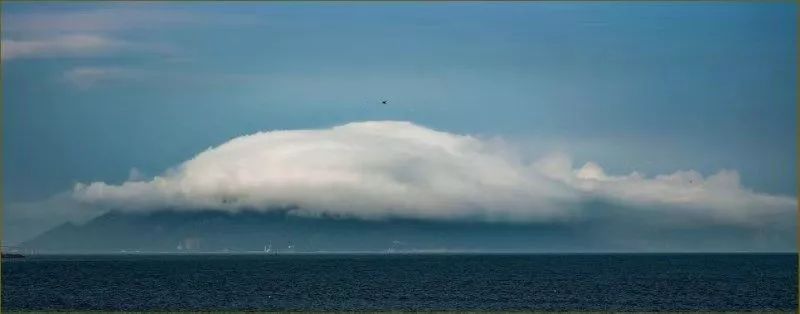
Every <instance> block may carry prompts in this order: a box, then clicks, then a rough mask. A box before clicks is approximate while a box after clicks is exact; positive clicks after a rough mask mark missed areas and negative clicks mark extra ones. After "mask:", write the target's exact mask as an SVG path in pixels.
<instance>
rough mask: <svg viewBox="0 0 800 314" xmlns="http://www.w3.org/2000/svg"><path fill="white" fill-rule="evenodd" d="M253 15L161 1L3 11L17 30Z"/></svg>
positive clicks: (97, 28)
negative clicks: (173, 5)
mask: <svg viewBox="0 0 800 314" xmlns="http://www.w3.org/2000/svg"><path fill="white" fill-rule="evenodd" d="M257 22H258V20H257V19H256V18H255V17H253V16H249V15H244V14H234V13H203V12H187V10H186V9H185V8H174V9H170V8H169V7H168V6H164V5H161V4H154V3H149V4H134V5H131V4H130V3H129V4H128V5H125V4H119V3H115V4H111V5H106V6H103V7H94V8H93V7H85V8H80V7H79V6H75V7H73V8H71V9H70V10H50V11H38V12H28V13H14V14H4V15H3V30H4V31H5V32H13V33H25V34H36V33H58V32H82V33H83V32H90V33H104V32H119V31H127V30H131V29H163V28H164V27H176V26H180V25H198V24H209V23H213V24H215V25H242V24H252V23H257Z"/></svg>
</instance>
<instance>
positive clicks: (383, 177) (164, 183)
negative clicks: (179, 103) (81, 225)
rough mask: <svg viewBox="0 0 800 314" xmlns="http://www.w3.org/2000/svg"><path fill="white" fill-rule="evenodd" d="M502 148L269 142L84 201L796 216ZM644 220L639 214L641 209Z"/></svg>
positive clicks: (360, 139)
mask: <svg viewBox="0 0 800 314" xmlns="http://www.w3.org/2000/svg"><path fill="white" fill-rule="evenodd" d="M521 160H523V158H520V156H517V155H516V154H514V153H513V150H512V149H509V147H507V146H504V145H502V144H501V143H499V142H497V141H489V140H483V139H479V138H475V137H471V136H466V135H456V134H450V133H446V132H439V131H435V130H431V129H428V128H424V127H421V126H417V125H414V124H412V123H409V122H393V121H376V122H360V123H350V124H347V125H342V126H337V127H333V128H330V129H321V130H294V131H272V132H261V133H257V134H253V135H248V136H242V137H238V138H235V139H233V140H230V141H229V142H227V143H224V144H222V145H220V146H218V147H216V148H209V149H208V150H206V151H205V152H202V153H200V154H198V155H197V156H195V157H194V158H192V159H191V160H188V161H186V162H184V163H183V164H181V165H180V166H179V167H177V168H176V169H172V170H170V171H168V172H167V173H165V174H163V175H161V176H156V177H154V178H152V179H151V180H147V181H129V182H124V183H122V184H120V185H112V184H107V183H103V182H94V183H90V184H78V185H76V187H75V189H74V196H75V197H76V198H77V199H78V200H81V201H83V202H88V203H91V204H95V205H100V206H111V207H115V208H123V209H128V210H137V209H138V210H141V209H153V208H162V207H175V208H187V209H191V208H215V209H220V210H237V209H262V210H264V209H269V208H275V207H277V206H285V205H296V206H299V209H298V210H297V211H296V212H295V213H297V214H301V215H319V214H322V213H325V214H331V215H345V216H356V217H361V218H366V219H372V218H386V217H408V218H422V219H479V220H486V221H496V220H503V221H549V220H560V219H569V218H571V217H574V216H575V215H576V214H579V212H578V211H581V210H584V211H585V210H591V209H587V208H583V207H582V206H581V205H583V204H586V202H588V201H592V200H598V199H599V200H603V201H607V202H614V203H618V204H621V205H624V206H625V207H626V208H627V207H630V208H636V209H635V210H641V211H646V210H649V211H660V212H662V213H664V214H672V213H674V214H686V213H689V214H692V215H697V216H700V217H703V218H705V219H710V220H713V221H717V222H722V223H737V224H748V223H753V222H754V221H760V220H762V219H771V217H774V216H775V215H778V216H780V215H783V216H781V217H783V218H786V217H785V216H786V215H789V216H790V217H791V215H792V214H793V211H794V208H795V206H796V202H795V200H794V199H793V198H789V197H783V196H772V195H766V194H761V193H757V192H754V191H751V190H748V189H745V188H743V187H742V186H741V184H740V183H739V178H738V175H737V174H736V172H733V171H721V172H719V173H717V174H715V175H712V176H709V177H705V178H704V177H703V176H702V175H700V174H699V173H697V172H694V171H678V172H675V173H673V174H669V175H660V176H656V177H653V178H646V177H644V176H642V175H640V174H638V173H632V174H629V175H624V176H612V175H608V174H606V173H605V171H604V170H603V169H602V168H601V167H600V166H599V165H597V164H595V163H592V162H589V163H587V164H585V165H584V166H582V167H580V168H573V166H572V163H571V161H570V159H569V157H568V156H566V155H558V154H556V155H551V156H547V157H544V158H541V159H539V160H536V161H535V162H533V163H530V164H527V163H523V162H522V161H521ZM631 210H634V209H631Z"/></svg>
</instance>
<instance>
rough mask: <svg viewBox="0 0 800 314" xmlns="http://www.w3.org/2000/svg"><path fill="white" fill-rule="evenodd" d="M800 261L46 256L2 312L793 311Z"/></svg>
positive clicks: (26, 267)
mask: <svg viewBox="0 0 800 314" xmlns="http://www.w3.org/2000/svg"><path fill="white" fill-rule="evenodd" d="M797 265H798V260H797V255H796V254H295V255H258V254H251V255H224V254H208V255H203V254H196V255H176V254H173V255H167V254H161V255H158V254H155V255H147V254H129V255H72V256H69V255H47V256H30V257H26V258H23V259H7V260H3V261H2V309H3V310H6V311H8V310H123V311H144V310H168V311H181V310H183V311H210V310H226V311H228V310H245V311H248V310H250V311H252V310H255V311H290V310H322V311H343V310H462V311H463V310H495V311H510V310H544V311H556V310H559V311H560V310H600V311H698V310H699V311H723V310H724V311H794V310H796V309H797V306H798V304H797V291H798V286H797V282H798V278H797Z"/></svg>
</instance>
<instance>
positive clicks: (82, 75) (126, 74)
mask: <svg viewBox="0 0 800 314" xmlns="http://www.w3.org/2000/svg"><path fill="white" fill-rule="evenodd" d="M147 75H148V72H146V71H141V70H136V69H130V68H121V67H78V68H74V69H71V70H69V71H67V72H66V73H64V79H65V80H66V81H67V82H68V83H69V84H72V85H74V86H76V87H78V88H82V89H87V88H91V87H94V86H95V85H97V84H100V83H106V82H119V81H126V82H130V81H132V80H140V79H143V78H145V77H146V76H147Z"/></svg>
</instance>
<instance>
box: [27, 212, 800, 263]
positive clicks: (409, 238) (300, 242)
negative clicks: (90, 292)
mask: <svg viewBox="0 0 800 314" xmlns="http://www.w3.org/2000/svg"><path fill="white" fill-rule="evenodd" d="M598 212H599V211H598ZM609 216H616V217H618V215H617V214H610V215H609ZM629 216H630V215H629ZM649 221H653V219H652V218H650V219H645V218H637V217H634V216H631V217H630V219H629V220H628V221H620V220H618V219H617V220H613V221H611V220H608V221H604V218H602V217H601V216H598V217H583V219H577V220H573V221H569V222H562V223H553V222H550V223H488V222H466V221H450V222H446V221H423V220H410V219H388V220H361V219H354V218H335V217H301V216H297V215H293V214H292V213H291V211H290V210H275V211H267V212H263V211H240V212H235V213H233V212H226V211H220V210H192V211H189V210H178V209H164V210H156V211H147V212H121V211H109V212H107V213H106V214H104V215H101V216H99V217H97V218H95V219H93V220H91V221H89V222H87V223H85V224H82V225H75V224H71V223H65V224H62V225H60V226H57V227H55V228H53V229H51V230H49V231H47V232H45V233H43V234H41V235H39V236H37V237H35V238H34V239H32V240H30V241H27V242H25V243H23V244H22V246H23V247H26V248H31V249H35V250H38V251H39V252H43V253H48V252H49V253H117V252H121V251H128V252H130V251H141V252H248V251H250V252H252V251H263V250H264V248H265V246H270V244H271V247H272V251H275V250H277V251H278V252H287V251H294V252H323V251H325V252H345V251H350V252H352V251H371V252H385V251H387V250H392V251H397V252H403V251H417V252H419V251H489V252H503V251H515V252H608V251H615V252H630V251H637V252H640V251H706V252H708V251H742V250H744V251H776V250H777V251H781V250H783V251H791V250H793V249H794V245H795V242H794V239H793V238H788V239H787V238H785V237H781V236H780V234H782V233H774V232H773V233H770V232H766V233H765V232H764V230H760V231H759V230H756V231H753V230H743V229H741V228H735V227H725V226H716V227H707V226H704V227H702V228H678V227H664V226H660V225H657V224H649V223H645V222H649ZM290 246H292V247H291V248H290Z"/></svg>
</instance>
